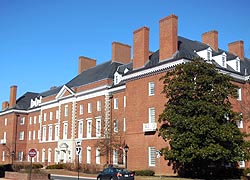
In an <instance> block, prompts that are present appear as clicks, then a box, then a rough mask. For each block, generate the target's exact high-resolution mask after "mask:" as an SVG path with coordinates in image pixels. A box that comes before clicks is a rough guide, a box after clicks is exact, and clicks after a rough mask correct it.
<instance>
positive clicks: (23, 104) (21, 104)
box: [14, 92, 38, 110]
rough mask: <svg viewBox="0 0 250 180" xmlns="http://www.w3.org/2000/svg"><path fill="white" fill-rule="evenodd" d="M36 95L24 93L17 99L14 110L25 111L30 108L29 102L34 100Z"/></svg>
mask: <svg viewBox="0 0 250 180" xmlns="http://www.w3.org/2000/svg"><path fill="white" fill-rule="evenodd" d="M37 95H38V93H33V92H26V93H25V94H24V95H23V96H21V97H20V98H18V99H17V101H16V105H15V106H14V108H15V109H19V110H25V109H28V108H29V107H30V100H31V99H33V98H35V97H36V96H37Z"/></svg>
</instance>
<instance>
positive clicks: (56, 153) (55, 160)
mask: <svg viewBox="0 0 250 180" xmlns="http://www.w3.org/2000/svg"><path fill="white" fill-rule="evenodd" d="M58 157H59V151H58V150H57V148H55V158H54V162H55V163H58V162H59V158H58Z"/></svg>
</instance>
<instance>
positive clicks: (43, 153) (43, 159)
mask: <svg viewBox="0 0 250 180" xmlns="http://www.w3.org/2000/svg"><path fill="white" fill-rule="evenodd" d="M42 162H45V149H44V148H43V150H42Z"/></svg>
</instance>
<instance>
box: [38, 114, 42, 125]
mask: <svg viewBox="0 0 250 180" xmlns="http://www.w3.org/2000/svg"><path fill="white" fill-rule="evenodd" d="M38 121H39V123H41V122H42V116H41V115H39V116H38Z"/></svg>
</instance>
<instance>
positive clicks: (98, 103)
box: [96, 100, 102, 111]
mask: <svg viewBox="0 0 250 180" xmlns="http://www.w3.org/2000/svg"><path fill="white" fill-rule="evenodd" d="M101 110H102V102H101V101H100V100H99V101H97V102H96V111H101Z"/></svg>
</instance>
